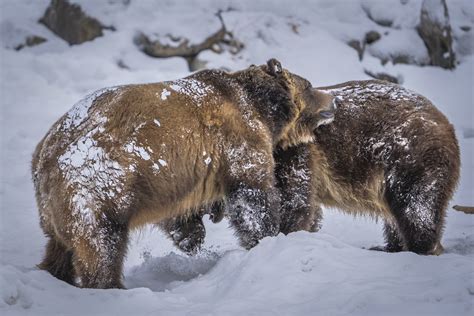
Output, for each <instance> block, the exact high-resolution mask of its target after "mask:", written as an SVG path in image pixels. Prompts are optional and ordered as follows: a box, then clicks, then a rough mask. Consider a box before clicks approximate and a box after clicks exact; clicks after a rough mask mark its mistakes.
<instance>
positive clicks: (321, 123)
mask: <svg viewBox="0 0 474 316" xmlns="http://www.w3.org/2000/svg"><path fill="white" fill-rule="evenodd" d="M333 121H334V116H332V117H329V118H326V119H323V120H320V121H319V122H318V125H317V126H316V128H318V127H320V126H321V125H328V124H331V123H332V122H333Z"/></svg>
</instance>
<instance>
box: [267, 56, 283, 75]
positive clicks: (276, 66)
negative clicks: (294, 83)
mask: <svg viewBox="0 0 474 316" xmlns="http://www.w3.org/2000/svg"><path fill="white" fill-rule="evenodd" d="M267 67H268V73H269V74H270V75H272V76H275V77H278V76H280V75H281V74H282V73H283V68H282V67H281V63H280V62H279V61H278V60H276V59H275V58H272V59H270V60H268V61H267Z"/></svg>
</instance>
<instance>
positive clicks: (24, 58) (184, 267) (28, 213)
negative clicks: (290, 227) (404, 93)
mask: <svg viewBox="0 0 474 316" xmlns="http://www.w3.org/2000/svg"><path fill="white" fill-rule="evenodd" d="M74 2H77V3H79V4H81V5H82V7H83V9H84V10H85V11H86V12H87V13H88V14H90V15H91V16H94V17H96V18H98V19H99V20H100V21H101V22H102V23H103V24H104V25H113V26H114V27H115V28H116V31H110V30H106V31H105V32H104V36H102V37H99V38H96V39H95V40H93V41H91V42H86V43H83V44H81V45H75V46H69V45H67V43H66V42H64V41H63V40H62V39H60V38H58V37H57V36H55V35H54V34H53V33H51V32H50V31H49V30H48V29H47V28H46V27H44V26H43V25H41V24H38V23H37V21H38V19H39V18H40V17H41V15H42V14H43V12H44V10H45V9H46V7H47V5H48V3H49V1H48V0H35V1H33V0H25V1H16V0H4V1H1V2H0V16H1V19H0V36H1V45H0V69H1V79H0V94H1V96H2V97H1V100H0V102H1V115H0V131H1V134H0V136H1V137H0V148H1V151H0V157H1V168H0V205H1V209H0V314H1V315H111V314H112V315H149V314H157V315H317V314H322V315H347V314H354V315H472V314H473V307H474V261H473V260H474V216H473V215H466V214H464V213H460V212H456V211H454V210H452V209H451V206H453V205H455V204H459V205H471V206H472V205H474V197H473V196H474V179H473V177H472V175H473V174H474V137H473V135H474V126H473V122H474V101H473V94H472V91H473V90H472V89H473V87H474V82H473V80H474V79H473V77H474V74H473V69H474V57H473V53H474V49H473V42H474V40H473V38H474V37H473V34H474V30H473V29H474V9H473V5H472V2H471V1H470V0H448V1H447V2H448V10H449V13H450V19H451V27H452V32H453V38H454V50H455V53H456V57H457V59H458V60H459V61H460V64H459V65H457V67H456V69H455V70H452V71H448V70H443V69H441V68H438V67H430V66H425V67H419V66H415V65H405V64H396V65H393V64H392V63H391V62H388V63H387V64H385V65H382V64H381V59H382V60H383V59H385V58H386V57H387V56H390V54H391V53H394V52H395V53H403V54H406V55H408V56H409V57H410V58H412V59H413V60H415V61H418V62H419V63H422V64H423V63H425V61H426V58H428V55H427V52H426V48H425V47H424V46H423V42H422V41H420V40H419V39H416V33H414V32H415V27H416V25H417V24H418V22H419V13H420V10H421V1H420V0H402V1H398V0H390V1H383V2H382V1H378V0H354V1H343V0H338V1H334V0H317V1H312V0H300V1H294V2H291V5H290V4H289V3H287V2H283V1H270V0H262V1H250V0H248V1H237V0H224V1H216V0H205V1H198V0H190V1H159V2H158V1H156V2H155V1H134V0H132V1H126V0H113V1H112V0H110V1H88V0H83V1H78V0H74ZM220 9H221V10H222V16H223V19H224V22H225V23H226V27H227V29H228V30H230V31H231V32H233V34H234V36H235V37H236V38H237V39H239V40H240V41H242V42H243V43H244V44H245V48H244V49H243V50H242V51H241V52H240V53H238V54H237V55H232V54H230V53H229V52H223V53H222V54H216V53H214V52H211V51H206V52H203V53H201V54H200V55H199V58H200V59H202V60H204V61H207V67H209V68H223V69H230V70H239V69H243V68H245V67H248V66H249V65H250V64H262V63H264V62H266V60H268V59H269V58H272V57H274V58H277V59H279V60H280V61H281V62H282V65H283V67H284V68H287V69H289V70H291V71H293V72H295V73H297V74H300V75H301V76H303V77H305V78H307V79H309V80H310V81H311V82H312V83H313V85H315V86H327V85H332V84H336V83H340V82H343V81H348V80H358V79H369V77H367V75H366V74H365V73H364V70H366V69H368V70H370V71H372V72H387V73H389V74H392V75H394V76H396V77H400V78H403V85H404V86H405V87H406V88H408V89H410V90H412V91H416V92H417V93H420V94H421V95H424V96H426V97H427V98H428V99H430V100H431V101H432V102H433V103H434V104H435V105H436V106H437V107H438V108H439V109H440V110H441V111H442V112H443V113H445V114H446V116H447V117H448V118H449V120H450V121H451V122H452V123H453V125H454V126H455V128H456V133H457V136H458V140H459V143H460V148H461V155H462V157H461V159H462V170H461V173H462V175H461V180H460V183H459V186H458V189H457V191H456V194H455V196H454V198H453V200H452V202H451V204H450V206H449V209H448V211H447V214H448V216H447V220H446V227H445V233H444V237H443V240H442V243H443V246H444V248H445V253H444V254H442V255H440V256H419V255H416V254H414V253H409V252H402V253H384V252H376V251H370V250H367V248H369V247H371V246H374V245H380V244H382V243H383V238H382V225H381V223H380V222H378V223H377V222H374V221H373V220H372V219H370V218H353V217H350V216H347V215H344V214H342V213H341V212H339V211H337V210H332V209H326V210H325V212H324V217H325V218H324V220H323V223H322V229H321V231H320V232H318V233H307V232H297V233H293V234H290V235H289V236H283V235H279V236H277V237H273V238H265V239H264V240H262V242H261V243H260V244H259V245H257V246H256V247H255V248H253V249H251V250H250V251H246V250H244V249H242V248H240V247H239V246H238V243H237V240H236V239H235V237H234V235H233V231H232V229H231V228H229V227H228V226H229V223H228V221H227V220H225V219H224V220H223V221H222V222H221V223H219V224H213V223H212V222H211V221H210V220H209V218H208V216H207V215H206V217H205V225H206V230H207V237H206V241H205V243H204V247H203V249H202V250H201V252H200V253H198V254H197V255H196V256H187V255H185V254H184V253H181V252H179V250H177V249H176V248H174V247H173V244H172V242H171V241H170V240H168V239H167V238H166V237H165V235H164V234H163V233H161V232H160V231H159V230H158V229H157V228H155V227H152V226H147V227H144V228H143V229H141V230H140V231H136V232H134V234H133V235H132V238H131V241H130V245H129V251H128V256H127V260H126V262H125V265H124V283H125V285H126V287H127V288H128V289H127V290H118V289H112V290H95V289H80V288H76V287H73V286H70V285H68V284H66V283H64V282H61V281H59V280H57V279H55V278H54V277H52V276H51V275H50V274H48V273H46V272H44V271H41V270H39V269H38V268H37V267H36V264H38V263H39V262H40V261H41V259H42V256H43V254H44V246H45V243H46V238H45V237H44V236H43V233H42V231H41V229H40V227H39V218H38V217H39V216H38V211H37V206H36V202H35V199H34V192H33V183H32V180H31V175H30V174H31V173H30V161H31V154H32V153H33V151H34V148H35V146H36V144H37V143H38V142H39V141H40V140H41V138H42V137H43V136H44V135H45V134H46V133H47V131H48V130H49V128H50V127H51V126H52V125H53V123H54V122H55V121H56V120H57V119H58V118H59V117H61V116H62V115H64V113H68V114H67V115H68V122H69V123H68V124H71V126H78V125H80V124H82V123H83V122H84V121H85V118H86V116H87V113H88V108H89V107H90V100H89V98H86V99H84V96H86V95H89V94H90V93H92V92H93V91H97V90H98V89H100V88H103V87H111V86H117V85H123V84H131V83H145V82H159V81H168V82H169V83H170V85H169V89H168V88H167V89H165V90H166V91H165V90H163V91H157V93H158V94H157V97H158V98H161V99H163V100H167V102H169V101H170V100H171V98H172V95H173V92H178V91H179V92H181V91H182V90H183V91H184V92H185V91H186V89H187V87H188V86H193V87H194V88H197V89H200V90H202V91H203V94H205V93H206V92H207V90H208V89H209V87H207V86H206V85H204V84H202V83H201V82H198V81H196V82H194V81H192V82H190V81H189V80H188V81H186V80H183V79H181V80H179V78H183V77H185V76H187V75H188V74H189V72H188V70H187V69H188V68H187V63H186V61H185V60H184V59H183V58H177V57H176V58H169V59H154V58H151V57H148V56H147V55H145V54H143V53H142V52H141V51H140V50H139V49H138V48H137V47H136V46H135V44H134V43H133V38H134V36H135V35H136V34H137V32H140V31H141V32H144V33H145V34H148V35H150V36H154V37H155V38H159V39H160V40H162V41H163V42H164V43H168V42H166V39H168V40H169V41H171V42H173V41H172V38H171V35H172V36H173V37H186V38H188V39H189V41H190V43H197V42H200V41H202V40H203V39H204V38H206V37H207V36H208V35H210V34H212V33H213V32H215V31H217V30H218V29H219V27H220V22H219V20H218V19H217V17H216V16H215V13H216V12H217V11H218V10H220ZM370 30H376V31H378V32H379V33H380V34H382V35H383V36H382V39H381V40H380V41H379V42H376V43H374V44H373V45H372V46H370V47H369V48H368V49H367V51H366V53H365V54H364V57H363V60H362V61H359V58H358V56H357V53H356V51H355V50H354V49H352V48H351V47H349V46H348V45H347V44H346V43H347V42H348V41H349V40H351V39H356V40H361V39H363V38H364V36H365V33H366V32H367V31H370ZM30 35H38V36H42V37H44V38H46V39H47V41H46V42H45V43H42V44H40V45H38V46H35V47H25V48H23V49H22V50H20V51H16V50H14V47H17V46H18V45H19V44H21V43H22V42H24V40H25V38H26V37H27V36H30ZM171 42H169V43H171ZM173 43H174V42H173ZM119 65H122V66H119ZM123 65H126V67H123ZM173 80H174V81H173ZM374 89H375V88H374ZM99 91H100V90H99ZM104 92H105V91H102V92H100V93H104ZM194 97H196V96H194ZM197 97H198V98H199V101H202V100H203V98H202V96H197ZM78 100H84V101H82V103H77V101H78ZM76 103H77V104H78V105H77V106H75V107H73V108H72V110H70V109H71V106H72V105H73V104H76ZM69 110H70V111H69ZM68 111H69V112H68ZM97 119H98V120H100V117H98V118H97ZM152 123H153V122H152ZM166 123H167V122H166ZM154 124H156V125H157V126H158V127H159V126H160V125H161V123H160V118H157V119H156V120H155V121H154ZM249 124H251V120H250V122H249ZM97 126H98V128H100V126H101V123H100V122H98V125H97ZM90 136H91V135H90ZM394 137H395V136H394ZM130 141H131V143H130V146H129V147H127V149H130V150H132V151H133V152H134V153H136V154H137V155H141V156H142V157H143V158H144V159H146V157H147V154H148V153H147V149H146V148H141V147H140V146H137V144H134V143H133V140H130ZM398 141H399V144H400V145H401V146H405V145H407V146H409V140H405V139H402V138H400V139H399V140H398ZM93 142H94V140H93V138H92V137H87V139H77V140H76V142H75V143H74V144H75V145H74V146H75V147H74V148H71V150H70V151H68V153H65V155H64V156H63V157H62V159H63V160H62V161H63V162H64V164H65V165H66V164H67V165H68V168H71V172H72V171H73V170H74V168H76V167H80V166H83V165H84V164H87V165H90V167H91V168H97V169H101V168H104V166H101V165H100V163H99V164H97V163H94V162H93V161H97V159H96V158H97V157H100V156H101V155H103V152H101V151H100V148H98V147H96V146H94V143H93ZM376 146H378V144H373V147H374V149H375V147H376ZM83 148H86V149H87V150H82V149H83ZM242 150H243V151H245V148H242ZM80 152H81V153H82V154H81V153H80ZM233 154H235V156H236V159H238V157H241V158H242V159H243V160H241V161H240V162H239V163H241V164H244V165H245V156H243V157H242V156H241V155H242V153H229V155H233ZM239 155H240V156H239ZM148 156H149V155H148ZM202 159H203V161H204V163H206V164H207V163H208V162H209V163H211V161H212V160H211V157H209V156H207V155H206V154H203V157H202ZM208 159H209V160H208ZM99 161H100V159H99ZM167 163H168V162H166V161H164V160H160V161H156V162H154V165H153V167H154V169H156V170H155V171H156V172H159V170H160V168H163V167H165V166H166V165H167ZM262 163H265V157H262ZM131 167H133V166H131ZM117 172H119V171H117ZM70 176H71V179H69V180H70V181H81V177H87V174H82V173H81V174H75V173H71V174H70ZM255 176H258V175H255ZM112 177H113V175H112ZM109 180H110V178H109ZM101 185H102V184H100V183H99V184H98V186H99V189H100V186H101ZM104 185H108V184H107V183H104ZM433 185H434V184H433ZM426 190H428V191H429V190H430V188H429V187H428V188H426ZM76 204H77V207H78V208H80V209H82V211H83V212H84V213H83V216H89V215H90V214H89V215H88V214H87V209H88V206H87V199H86V197H79V196H78V198H77V200H76Z"/></svg>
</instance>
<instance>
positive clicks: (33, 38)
mask: <svg viewBox="0 0 474 316" xmlns="http://www.w3.org/2000/svg"><path fill="white" fill-rule="evenodd" d="M44 42H46V39H45V38H44V37H41V36H37V35H30V36H28V37H27V38H26V40H25V42H24V43H21V44H19V45H17V46H15V50H21V49H23V48H25V47H32V46H36V45H39V44H41V43H44Z"/></svg>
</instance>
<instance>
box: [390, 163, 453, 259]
mask: <svg viewBox="0 0 474 316" xmlns="http://www.w3.org/2000/svg"><path fill="white" fill-rule="evenodd" d="M420 174H421V172H420V173H413V172H407V173H406V174H404V175H402V176H401V177H399V179H404V181H393V182H392V184H391V185H389V186H388V190H387V201H388V203H389V205H390V208H391V211H392V213H393V215H394V217H395V219H396V222H397V224H398V231H399V232H400V234H401V235H402V239H403V240H404V242H405V245H406V248H407V250H408V251H413V252H415V253H418V254H425V255H430V254H436V255H438V254H441V252H442V250H443V248H442V246H441V244H440V241H441V235H442V230H443V224H444V217H445V209H446V204H447V200H448V198H447V197H446V196H445V194H444V193H443V191H442V190H443V188H442V186H441V185H439V184H438V182H437V181H438V180H433V175H431V177H430V176H429V174H428V176H426V175H425V174H423V175H421V176H420Z"/></svg>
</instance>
